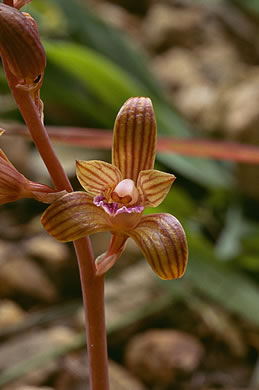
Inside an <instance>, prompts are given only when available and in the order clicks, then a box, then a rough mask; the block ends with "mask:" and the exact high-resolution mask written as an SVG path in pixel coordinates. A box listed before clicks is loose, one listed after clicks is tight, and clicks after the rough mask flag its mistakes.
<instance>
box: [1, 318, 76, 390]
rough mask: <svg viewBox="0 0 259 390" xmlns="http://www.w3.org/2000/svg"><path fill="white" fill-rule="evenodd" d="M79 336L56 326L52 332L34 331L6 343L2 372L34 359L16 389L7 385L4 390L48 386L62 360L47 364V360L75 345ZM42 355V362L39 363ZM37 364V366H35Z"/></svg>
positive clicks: (3, 352)
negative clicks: (54, 353)
mask: <svg viewBox="0 0 259 390" xmlns="http://www.w3.org/2000/svg"><path fill="white" fill-rule="evenodd" d="M74 337H75V333H74V332H73V331H72V330H70V329H69V328H65V327H63V326H56V327H53V328H51V329H48V330H34V331H33V332H31V333H26V335H21V336H17V337H15V338H13V339H12V340H8V341H7V342H5V343H2V345H1V346H0V372H1V373H2V374H3V373H5V371H6V370H8V369H12V368H13V367H15V366H16V365H17V364H21V363H22V362H24V360H25V359H30V360H31V362H30V366H29V368H28V372H25V374H24V376H22V377H21V378H20V379H17V380H16V381H15V382H14V383H13V384H12V385H6V386H5V387H4V389H3V390H18V389H20V388H22V387H23V386H29V385H30V386H39V385H40V384H41V383H44V382H46V380H47V379H48V378H49V376H51V375H53V374H54V373H56V372H57V369H58V360H51V359H49V360H46V356H47V355H48V354H49V353H50V354H51V352H53V351H55V349H56V348H60V347H63V346H64V347H65V346H66V345H67V344H69V343H71V342H72V340H73V339H74ZM39 355H42V361H41V359H39ZM34 361H35V362H36V365H35V366H34Z"/></svg>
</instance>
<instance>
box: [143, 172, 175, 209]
mask: <svg viewBox="0 0 259 390" xmlns="http://www.w3.org/2000/svg"><path fill="white" fill-rule="evenodd" d="M175 179H176V177H175V176H174V175H171V174H170V173H165V172H160V171H156V170H155V169H148V170H146V171H141V172H140V173H139V176H138V182H137V186H138V187H140V190H141V192H142V193H143V196H144V206H145V207H149V206H151V207H157V206H158V205H159V204H160V203H161V202H163V200H164V199H165V197H166V195H167V194H168V192H169V190H170V188H171V185H172V184H173V182H174V181H175Z"/></svg>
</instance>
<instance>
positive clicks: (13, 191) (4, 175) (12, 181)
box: [0, 149, 28, 204]
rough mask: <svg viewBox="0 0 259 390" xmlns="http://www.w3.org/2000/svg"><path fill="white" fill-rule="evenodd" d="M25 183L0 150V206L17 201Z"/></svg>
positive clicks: (23, 178) (24, 179) (25, 180)
mask: <svg viewBox="0 0 259 390" xmlns="http://www.w3.org/2000/svg"><path fill="white" fill-rule="evenodd" d="M27 182H28V180H27V179H26V178H25V177H24V176H23V175H22V174H21V173H20V172H18V171H17V169H16V168H15V167H14V166H13V164H12V163H11V162H10V161H9V160H8V158H7V157H6V155H5V154H4V153H3V151H2V150H1V149H0V204H4V203H8V202H13V201H15V200H17V199H19V198H20V195H21V194H22V192H23V191H24V188H25V186H26V184H27Z"/></svg>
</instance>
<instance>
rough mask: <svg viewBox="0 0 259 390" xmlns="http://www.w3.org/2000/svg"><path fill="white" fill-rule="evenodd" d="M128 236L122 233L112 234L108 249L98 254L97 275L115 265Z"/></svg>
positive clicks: (96, 262)
mask: <svg viewBox="0 0 259 390" xmlns="http://www.w3.org/2000/svg"><path fill="white" fill-rule="evenodd" d="M128 238H129V237H128V236H127V235H126V234H121V233H114V234H113V235H112V238H111V242H110V246H109V249H108V251H107V252H105V253H103V254H102V255H100V256H98V257H97V259H96V260H95V266H96V274H97V275H102V274H104V273H105V272H107V271H108V270H109V269H110V268H111V267H112V266H113V265H114V263H115V262H116V261H117V260H118V258H119V257H120V255H121V254H122V252H123V250H124V248H125V245H126V242H127V240H128Z"/></svg>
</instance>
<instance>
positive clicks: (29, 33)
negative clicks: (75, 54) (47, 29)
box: [0, 1, 46, 89]
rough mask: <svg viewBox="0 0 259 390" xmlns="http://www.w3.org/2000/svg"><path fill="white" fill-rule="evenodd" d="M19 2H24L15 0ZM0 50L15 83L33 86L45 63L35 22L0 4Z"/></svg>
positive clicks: (40, 75)
mask: <svg viewBox="0 0 259 390" xmlns="http://www.w3.org/2000/svg"><path fill="white" fill-rule="evenodd" d="M16 3H17V5H18V6H19V5H21V4H22V3H24V1H20V2H16ZM0 53H1V56H2V57H3V58H4V59H5V60H6V62H7V64H8V66H9V69H10V71H11V73H12V74H13V75H14V76H15V77H16V78H17V84H20V85H24V86H25V87H27V88H29V89H33V88H34V87H36V86H37V84H38V83H39V81H40V80H41V77H42V74H43V72H44V69H45V66H46V55H45V51H44V48H43V46H42V43H41V41H40V36H39V31H38V29H37V26H36V23H35V22H34V20H32V18H31V17H28V15H27V16H26V14H23V13H21V12H20V11H18V10H17V9H16V8H13V7H9V6H8V5H5V4H0Z"/></svg>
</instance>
